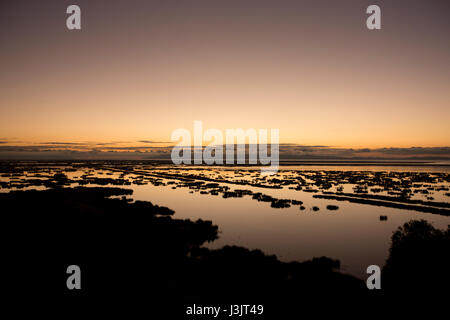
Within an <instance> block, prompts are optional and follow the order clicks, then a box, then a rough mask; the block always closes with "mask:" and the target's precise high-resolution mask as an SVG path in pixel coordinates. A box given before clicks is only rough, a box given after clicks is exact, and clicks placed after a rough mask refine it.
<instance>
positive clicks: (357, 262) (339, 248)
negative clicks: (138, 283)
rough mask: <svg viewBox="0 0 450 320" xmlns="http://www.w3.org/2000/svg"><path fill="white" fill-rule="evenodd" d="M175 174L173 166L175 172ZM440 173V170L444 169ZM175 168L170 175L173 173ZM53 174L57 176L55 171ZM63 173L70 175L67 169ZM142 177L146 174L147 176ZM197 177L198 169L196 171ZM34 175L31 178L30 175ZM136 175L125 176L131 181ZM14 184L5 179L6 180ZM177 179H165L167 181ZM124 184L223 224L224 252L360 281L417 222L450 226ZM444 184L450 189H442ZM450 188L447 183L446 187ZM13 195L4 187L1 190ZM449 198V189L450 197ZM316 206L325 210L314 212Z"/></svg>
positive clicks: (395, 213)
mask: <svg viewBox="0 0 450 320" xmlns="http://www.w3.org/2000/svg"><path fill="white" fill-rule="evenodd" d="M447 168H448V167H445V168H444V169H442V168H440V170H436V169H437V168H436V167H432V168H424V167H420V168H414V167H409V168H399V167H388V166H386V167H380V166H376V167H372V166H357V167H348V166H343V167H336V166H326V167H325V166H318V167H314V166H301V167H300V166H293V167H290V166H289V167H282V171H281V172H280V177H283V175H284V174H286V175H288V174H289V172H291V171H292V170H308V171H311V170H312V171H314V170H318V171H326V170H342V171H345V170H347V171H348V170H350V171H352V170H358V171H397V172H399V171H417V172H448V170H447ZM172 169H173V167H172ZM239 169H241V170H246V169H248V168H233V169H232V170H229V169H227V170H222V168H206V169H205V170H199V171H198V172H195V171H194V173H195V174H199V173H201V174H203V175H205V176H210V177H214V176H218V175H219V176H221V177H226V178H227V179H229V181H233V179H232V178H233V176H237V177H239V179H240V180H245V179H244V178H245V177H246V176H247V175H246V174H242V173H239V171H240V170H239ZM438 169H439V168H438ZM139 170H144V171H146V170H147V171H148V172H155V170H159V171H157V172H164V171H165V170H167V169H163V168H160V167H158V168H157V169H155V168H139ZM169 170H170V169H169ZM50 172H53V171H51V170H50ZM62 172H64V170H62ZM88 172H89V170H87V169H86V170H84V169H81V170H77V171H73V172H66V174H67V176H68V177H70V178H74V177H80V176H81V175H82V174H83V173H88ZM141 172H142V171H141ZM190 172H192V171H190ZM90 175H91V176H95V177H110V178H111V177H112V178H116V177H118V173H117V172H114V173H113V172H112V171H109V170H100V169H96V170H91V171H90ZM29 176H32V174H30V175H29ZM136 176H137V175H133V174H130V172H128V173H127V175H126V177H130V178H133V177H136ZM5 179H6V180H7V179H8V178H5V177H2V181H5ZM174 180H175V179H161V181H162V182H164V183H167V182H168V181H174ZM164 183H163V184H162V185H153V184H152V183H148V184H143V185H135V184H132V185H129V186H121V187H124V188H132V189H133V190H134V193H133V196H132V197H133V199H135V200H146V201H151V202H152V203H155V204H158V205H162V206H167V207H169V208H171V209H173V210H175V212H176V213H175V216H174V218H189V219H194V220H195V219H198V218H201V219H204V220H212V221H213V223H214V224H216V225H218V226H219V229H220V235H219V239H218V240H216V241H214V242H211V243H209V244H207V246H208V247H210V248H220V247H222V246H224V245H239V246H245V247H248V248H250V249H261V250H263V251H264V252H265V253H267V254H276V255H277V256H278V258H279V259H280V260H283V261H292V260H298V261H302V260H306V259H310V258H312V257H318V256H327V257H330V258H335V259H339V260H340V261H341V266H342V271H343V272H347V273H350V274H353V275H356V276H359V277H365V271H366V268H367V266H369V265H372V264H377V265H380V266H382V265H384V262H385V259H386V258H387V255H388V249H389V246H390V238H391V235H392V233H393V231H395V230H396V229H397V228H398V227H399V226H401V225H402V224H403V223H405V222H407V221H409V220H411V219H425V220H427V221H429V222H431V223H432V224H433V225H434V226H435V227H439V228H444V227H446V226H447V225H448V224H450V217H446V216H441V215H437V214H430V213H421V212H416V211H410V210H403V209H395V208H385V207H378V206H372V205H363V204H355V203H349V202H343V201H335V200H323V199H315V198H313V193H308V192H304V191H298V190H292V189H289V188H287V187H283V188H282V189H268V188H261V187H253V186H248V185H246V186H241V185H236V184H230V183H221V185H222V186H229V187H230V190H235V189H246V190H251V191H253V192H262V193H264V194H266V195H270V196H272V197H275V198H280V199H294V200H301V201H303V203H304V206H305V207H306V210H304V211H301V210H299V206H291V207H290V208H283V209H279V208H272V207H271V206H270V203H267V202H258V201H255V200H253V199H252V197H251V196H243V197H242V198H226V199H225V198H223V197H222V196H221V195H220V194H219V195H217V196H214V195H211V194H201V193H200V192H199V191H198V190H191V189H189V188H184V187H177V188H174V187H173V185H171V184H166V185H164ZM444 185H445V184H444ZM446 185H447V186H448V183H447V184H446ZM351 187H352V186H351V185H345V186H344V188H345V189H344V192H347V191H348V190H351ZM5 191H8V190H6V189H3V190H2V192H5ZM447 192H448V191H447ZM434 197H435V199H434V200H435V201H441V202H449V199H450V198H449V197H448V196H445V195H444V193H443V192H440V193H439V192H435V194H434ZM327 205H337V206H339V210H337V211H329V210H326V206H327ZM312 206H317V207H319V208H320V210H319V211H317V212H315V211H312V210H311V207H312ZM380 215H386V216H388V220H387V221H380V219H379V217H380Z"/></svg>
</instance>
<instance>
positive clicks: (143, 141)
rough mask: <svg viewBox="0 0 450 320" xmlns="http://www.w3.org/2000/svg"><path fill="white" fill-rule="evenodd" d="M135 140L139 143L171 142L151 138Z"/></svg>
mask: <svg viewBox="0 0 450 320" xmlns="http://www.w3.org/2000/svg"><path fill="white" fill-rule="evenodd" d="M137 142H140V143H173V142H168V141H152V140H138V141H137Z"/></svg>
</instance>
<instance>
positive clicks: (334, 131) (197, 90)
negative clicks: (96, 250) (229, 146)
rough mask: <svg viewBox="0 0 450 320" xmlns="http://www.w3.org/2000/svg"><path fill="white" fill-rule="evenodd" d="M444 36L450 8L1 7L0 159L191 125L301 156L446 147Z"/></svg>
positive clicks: (132, 140) (448, 78)
mask: <svg viewBox="0 0 450 320" xmlns="http://www.w3.org/2000/svg"><path fill="white" fill-rule="evenodd" d="M70 4H77V5H79V6H80V8H81V26H82V29H81V30H68V29H67V28H66V18H67V17H68V15H67V14H66V8H67V6H68V5H70ZM371 4H378V5H379V6H380V7H381V19H382V22H381V23H382V29H381V30H368V29H367V27H366V18H367V17H368V15H367V14H366V8H367V7H368V6H369V5H371ZM449 34H450V2H449V1H447V0H429V1H420V0H408V1H406V0H396V1H375V0H370V1H364V0H341V1H334V0H314V1H301V0H296V1H285V0H273V1H265V0H258V1H253V0H248V1H243V0H241V1H233V0H227V1H218V0H217V1H214V0H209V1H195V0H189V1H171V0H165V1H138V0H128V1H125V0H120V1H112V0H110V1H104V0H89V1H85V0H71V1H65V0H58V1H48V0H41V1H22V0H2V1H0V70H1V71H0V146H1V148H0V158H1V157H2V155H3V156H4V154H5V152H6V153H8V152H13V151H11V150H16V151H17V149H14V148H13V147H23V146H31V147H33V146H48V145H49V143H53V144H51V146H52V148H50V149H52V150H53V149H55V148H59V149H67V150H73V149H74V148H73V147H74V145H75V144H78V145H80V144H82V145H85V146H87V147H86V148H87V149H86V150H98V148H99V146H103V147H105V146H106V144H110V145H114V147H115V148H126V147H131V148H134V147H139V146H141V147H142V146H145V147H149V146H153V147H160V146H163V145H164V146H167V145H170V137H171V133H172V132H173V131H174V130H175V129H177V128H186V129H189V130H192V129H193V122H194V121H195V120H201V121H202V122H203V126H204V127H205V129H206V128H217V129H219V130H226V129H228V128H243V129H248V128H254V129H270V128H277V129H279V130H280V142H281V143H284V144H292V145H300V146H327V147H331V148H337V149H339V148H343V149H346V150H347V149H352V148H356V149H361V148H369V149H374V150H375V149H378V150H379V149H380V148H405V149H408V148H409V149H410V148H411V147H422V148H438V149H436V150H442V149H439V148H441V147H448V146H450V129H449V125H448V123H449V120H450V50H449V49H450V41H449ZM142 141H146V142H142ZM149 141H151V142H152V143H148V142H149ZM7 147H9V148H10V149H9V150H10V151H8V149H5V148H7ZM2 148H3V149H2ZM44 148H45V147H44ZM38 150H41V151H42V148H41V149H38ZM415 150H417V149H415ZM427 150H428V149H427ZM444 150H447V149H444ZM109 151H111V150H109ZM116 151H117V150H116ZM447 151H448V150H447ZM439 152H441V151H439ZM9 156H11V154H9ZM9 156H8V157H9Z"/></svg>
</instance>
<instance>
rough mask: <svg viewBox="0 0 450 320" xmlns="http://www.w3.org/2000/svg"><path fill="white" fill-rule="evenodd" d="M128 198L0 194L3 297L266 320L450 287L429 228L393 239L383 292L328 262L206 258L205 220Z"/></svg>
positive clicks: (418, 226) (231, 253)
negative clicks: (257, 311) (223, 308)
mask: <svg viewBox="0 0 450 320" xmlns="http://www.w3.org/2000/svg"><path fill="white" fill-rule="evenodd" d="M131 193H132V191H131V190H127V189H120V188H83V187H77V188H63V187H57V188H53V189H48V190H44V191H11V192H9V193H3V194H0V205H1V208H2V214H1V224H0V225H1V228H2V237H3V240H2V242H3V247H4V248H5V249H4V251H3V258H2V266H3V268H5V271H4V273H3V275H4V281H3V285H2V290H3V293H4V294H5V295H7V296H8V297H9V298H13V299H14V298H17V299H20V300H21V301H27V300H26V299H31V300H33V301H36V300H39V299H42V300H43V301H52V303H53V302H55V303H56V302H57V303H58V304H60V305H64V306H66V307H67V308H69V309H70V310H75V309H77V308H84V307H86V306H92V305H95V306H96V307H99V306H103V307H104V308H107V310H108V311H111V310H114V308H124V307H125V306H127V308H131V309H133V310H135V309H136V308H142V307H143V306H144V307H145V309H146V310H147V311H149V312H150V313H151V314H156V313H163V314H164V315H165V317H164V318H168V317H169V315H175V316H176V318H175V319H182V318H183V317H184V316H185V309H186V306H187V305H189V304H193V303H196V304H202V305H224V304H227V303H232V304H263V305H264V306H265V317H264V319H267V318H270V319H272V318H274V319H284V318H285V317H284V316H282V315H287V314H288V315H293V314H295V315H299V314H303V313H304V312H306V310H309V311H314V312H316V314H317V315H320V314H322V313H333V314H336V313H337V312H342V311H343V312H342V313H344V314H345V313H346V311H345V308H344V309H342V307H343V306H345V305H346V304H348V303H349V302H350V303H351V304H352V305H353V306H351V307H350V308H355V307H356V306H367V307H370V306H372V305H373V304H374V303H376V304H383V303H388V302H389V301H391V300H390V299H389V298H387V297H388V294H389V293H392V294H393V295H395V296H398V295H399V294H403V293H405V294H406V293H408V292H409V293H412V292H413V293H414V294H415V295H418V294H420V295H424V294H428V293H429V292H433V291H434V290H435V289H436V288H441V287H443V286H448V285H449V276H448V275H447V273H446V272H448V270H450V269H449V265H448V252H449V248H450V246H449V230H447V231H440V230H436V229H434V228H433V227H432V226H430V225H429V224H427V223H426V222H424V221H416V222H411V223H410V224H408V225H405V226H404V227H403V229H401V230H399V231H398V232H397V233H396V234H394V236H393V243H392V248H391V253H390V257H389V259H388V261H387V264H386V267H385V269H384V270H383V274H384V272H385V273H386V277H385V278H383V280H382V287H383V290H381V291H382V292H383V293H380V291H378V292H375V291H369V290H368V289H367V288H366V285H365V283H364V281H362V280H359V279H357V278H354V277H352V276H349V275H345V274H342V273H340V272H339V267H340V263H339V261H336V260H332V259H329V258H326V257H322V258H315V259H312V260H311V261H305V262H291V263H283V262H280V261H279V260H278V259H277V258H276V257H275V256H268V255H265V254H264V253H262V252H261V251H259V250H253V251H250V250H248V249H246V248H242V247H231V246H227V247H224V248H222V249H219V250H209V249H206V248H203V247H202V245H203V244H204V243H205V242H207V241H213V240H215V239H216V238H217V237H218V227H217V226H215V225H213V223H212V222H210V221H202V220H198V221H190V220H179V219H174V218H172V217H171V216H172V215H173V213H174V212H173V211H172V210H170V209H169V208H165V207H160V206H157V205H154V204H151V203H150V202H142V201H136V202H133V201H132V200H131V199H130V198H128V197H127V196H129V195H130V194H131ZM72 264H75V265H79V266H80V268H81V271H82V282H81V283H82V289H81V290H79V291H77V290H73V291H70V290H68V289H67V287H66V279H67V276H68V275H67V274H66V268H67V267H68V266H69V265H72ZM405 288H407V290H408V291H407V290H405ZM411 290H412V291H411ZM386 292H387V294H386ZM335 308H338V309H335ZM161 319H162V318H161ZM205 319H206V318H205ZM208 319H209V318H208Z"/></svg>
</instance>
